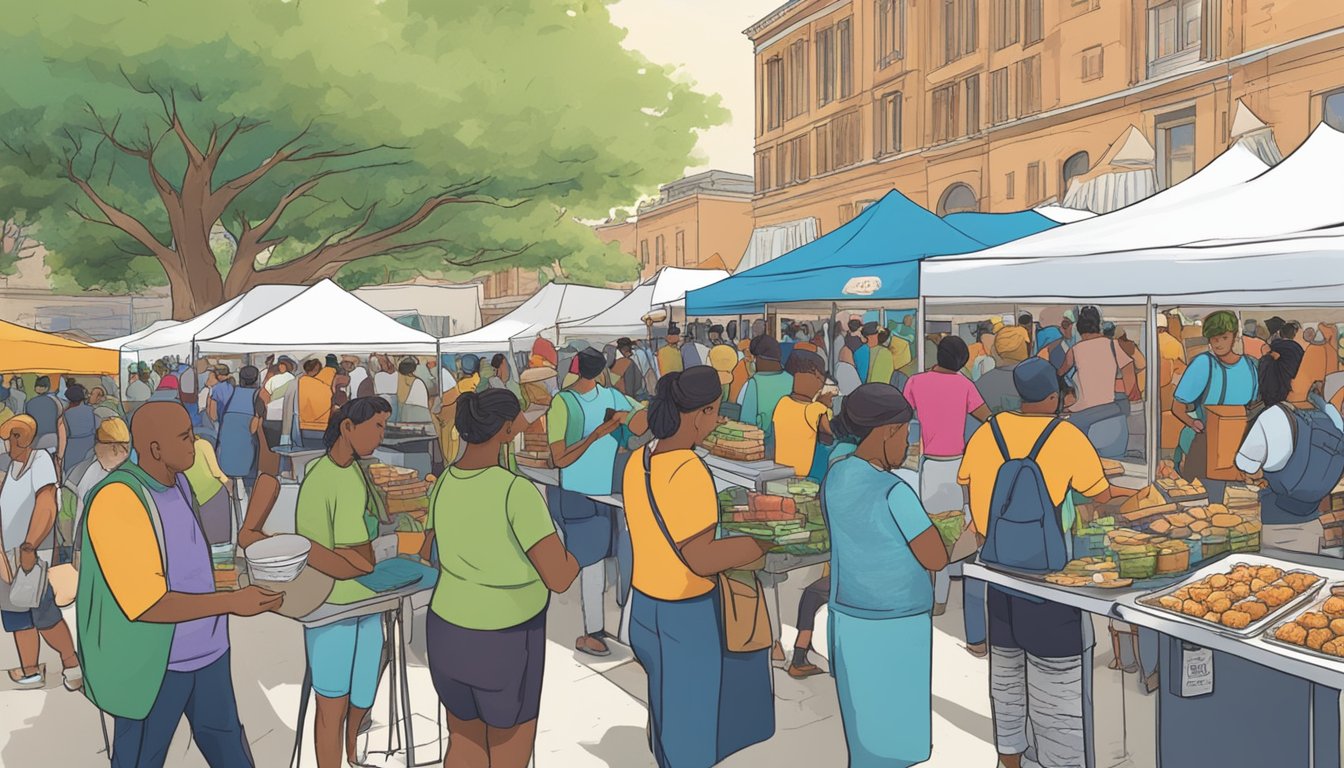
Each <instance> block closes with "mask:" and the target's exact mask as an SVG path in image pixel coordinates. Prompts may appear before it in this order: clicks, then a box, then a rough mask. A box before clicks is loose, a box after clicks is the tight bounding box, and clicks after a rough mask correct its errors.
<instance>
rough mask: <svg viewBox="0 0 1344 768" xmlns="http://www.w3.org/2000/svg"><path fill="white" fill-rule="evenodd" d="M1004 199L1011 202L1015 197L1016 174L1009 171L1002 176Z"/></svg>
mask: <svg viewBox="0 0 1344 768" xmlns="http://www.w3.org/2000/svg"><path fill="white" fill-rule="evenodd" d="M1003 186H1004V197H1006V198H1008V199H1009V200H1012V199H1013V198H1015V197H1017V174H1016V173H1013V172H1012V171H1009V172H1008V173H1005V174H1004V175H1003Z"/></svg>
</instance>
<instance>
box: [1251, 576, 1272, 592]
mask: <svg viewBox="0 0 1344 768" xmlns="http://www.w3.org/2000/svg"><path fill="white" fill-rule="evenodd" d="M1268 586H1269V582H1268V581H1265V580H1264V579H1262V578H1260V577H1259V576H1254V577H1252V578H1251V591H1252V592H1259V591H1261V590H1262V589H1264V588H1265V587H1268Z"/></svg>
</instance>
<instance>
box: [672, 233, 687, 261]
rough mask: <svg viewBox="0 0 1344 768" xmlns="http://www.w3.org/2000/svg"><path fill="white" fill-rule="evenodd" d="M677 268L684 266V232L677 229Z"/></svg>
mask: <svg viewBox="0 0 1344 768" xmlns="http://www.w3.org/2000/svg"><path fill="white" fill-rule="evenodd" d="M675 247H676V249H677V251H676V254H677V266H678V267H684V266H686V231H685V230H681V229H678V230H677V239H676V246H675Z"/></svg>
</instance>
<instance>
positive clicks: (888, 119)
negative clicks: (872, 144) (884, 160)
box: [874, 91, 901, 157]
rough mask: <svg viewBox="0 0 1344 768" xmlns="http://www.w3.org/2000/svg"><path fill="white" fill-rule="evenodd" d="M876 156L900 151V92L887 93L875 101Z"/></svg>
mask: <svg viewBox="0 0 1344 768" xmlns="http://www.w3.org/2000/svg"><path fill="white" fill-rule="evenodd" d="M876 118H877V119H876V120H875V121H874V124H875V125H876V126H877V153H876V156H877V157H882V156H883V155H894V154H896V153H897V152H900V151H901V92H900V91H895V92H893V93H888V94H886V95H884V96H883V97H882V98H880V99H878V101H877V111H876Z"/></svg>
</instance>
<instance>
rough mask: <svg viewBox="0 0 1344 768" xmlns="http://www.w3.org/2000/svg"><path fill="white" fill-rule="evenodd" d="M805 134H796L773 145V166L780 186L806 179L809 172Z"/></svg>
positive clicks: (798, 182)
mask: <svg viewBox="0 0 1344 768" xmlns="http://www.w3.org/2000/svg"><path fill="white" fill-rule="evenodd" d="M808 160H809V158H808V155H807V134H803V135H802V136H798V137H796V138H793V139H789V140H788V141H786V142H784V143H783V144H780V145H779V146H777V147H775V166H776V171H777V174H776V175H777V177H778V182H779V185H780V186H788V185H790V184H800V183H802V182H804V181H807V180H808V178H809V177H810V176H811V174H810V173H809V169H810V166H809V164H808Z"/></svg>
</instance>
